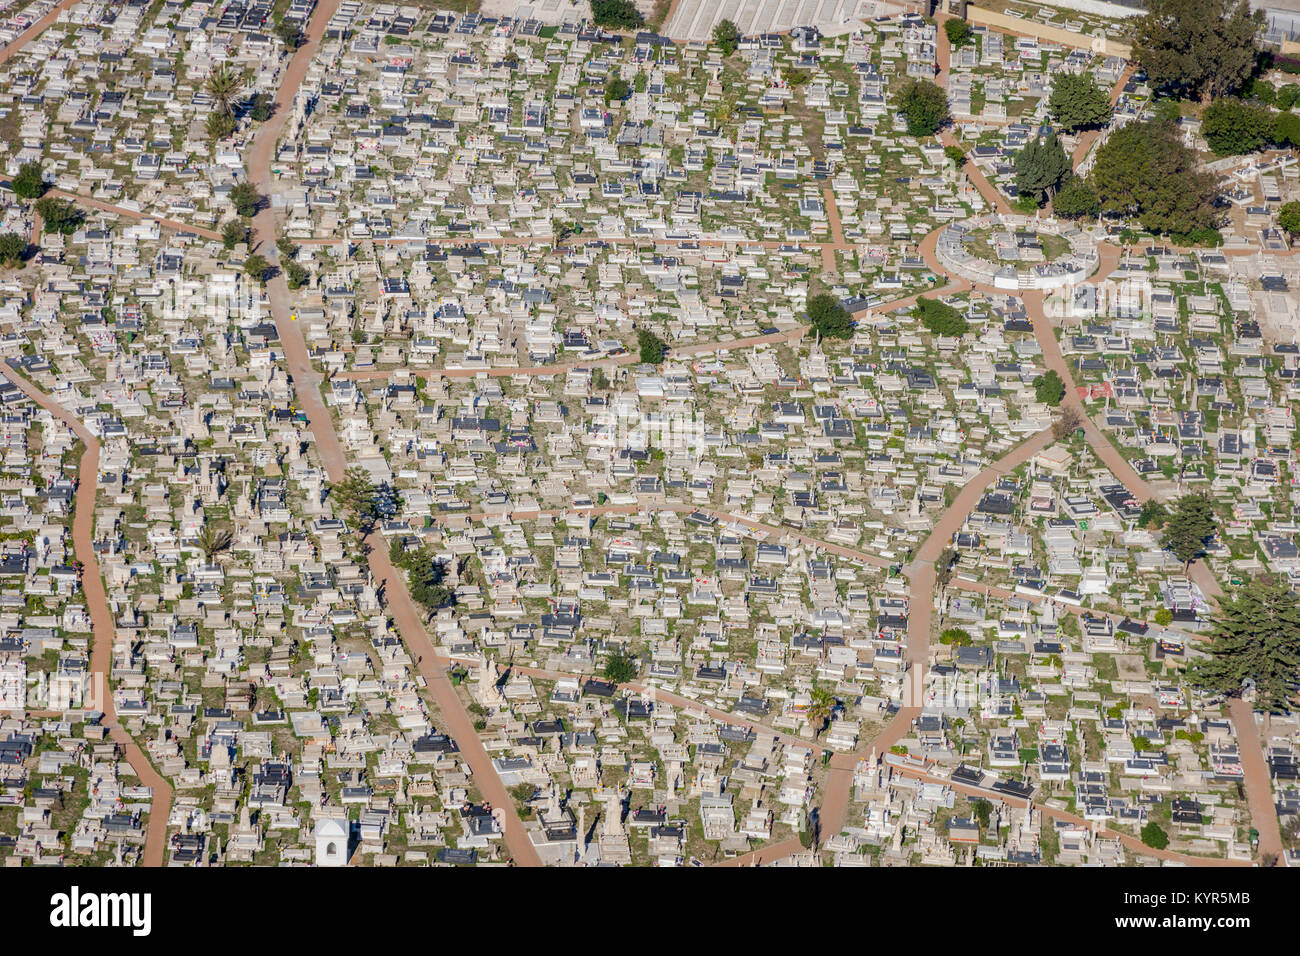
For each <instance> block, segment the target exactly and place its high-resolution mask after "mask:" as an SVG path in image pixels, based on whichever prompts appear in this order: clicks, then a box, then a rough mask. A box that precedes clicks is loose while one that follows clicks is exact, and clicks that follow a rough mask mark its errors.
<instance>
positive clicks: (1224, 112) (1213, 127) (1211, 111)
mask: <svg viewBox="0 0 1300 956" xmlns="http://www.w3.org/2000/svg"><path fill="white" fill-rule="evenodd" d="M1201 133H1202V135H1204V136H1205V141H1206V142H1207V143H1209V145H1210V149H1212V150H1213V151H1214V155H1216V156H1241V155H1243V154H1245V153H1253V152H1255V151H1256V150H1259V149H1263V148H1264V146H1265V145H1267V144H1268V142H1269V140H1270V139H1271V138H1272V136H1273V114H1272V113H1271V112H1270V111H1269V110H1268V109H1266V108H1264V107H1262V106H1258V105H1256V104H1254V103H1245V102H1243V101H1241V100H1239V99H1236V98H1233V97H1227V98H1224V99H1221V100H1215V101H1214V102H1213V103H1211V104H1210V105H1209V106H1207V107H1206V108H1205V112H1204V113H1203V114H1202V115H1201Z"/></svg>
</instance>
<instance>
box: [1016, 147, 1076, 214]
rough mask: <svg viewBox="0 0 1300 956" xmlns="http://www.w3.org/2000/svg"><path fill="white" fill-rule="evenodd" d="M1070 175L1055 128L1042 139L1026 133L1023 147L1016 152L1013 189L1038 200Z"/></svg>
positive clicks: (1040, 201)
mask: <svg viewBox="0 0 1300 956" xmlns="http://www.w3.org/2000/svg"><path fill="white" fill-rule="evenodd" d="M1070 175H1071V171H1070V157H1068V156H1066V155H1065V150H1064V149H1063V148H1062V147H1061V141H1060V139H1059V138H1058V137H1057V135H1056V131H1055V130H1053V131H1052V132H1050V133H1048V134H1047V138H1046V139H1045V140H1042V141H1041V142H1040V141H1039V139H1038V137H1037V136H1033V137H1030V139H1029V142H1028V143H1026V144H1025V147H1024V149H1022V150H1020V152H1018V153H1016V190H1017V191H1018V192H1019V193H1020V195H1022V196H1028V197H1030V198H1031V199H1033V200H1034V201H1035V202H1036V203H1038V204H1041V203H1042V202H1043V200H1044V199H1047V198H1050V197H1051V196H1052V195H1053V194H1054V193H1055V192H1056V188H1057V187H1058V186H1060V185H1061V183H1062V182H1064V181H1065V179H1066V177H1068V176H1070Z"/></svg>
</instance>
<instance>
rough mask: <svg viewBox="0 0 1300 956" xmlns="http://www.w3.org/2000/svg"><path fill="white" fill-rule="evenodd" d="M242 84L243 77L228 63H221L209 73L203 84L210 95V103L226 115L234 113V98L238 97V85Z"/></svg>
mask: <svg viewBox="0 0 1300 956" xmlns="http://www.w3.org/2000/svg"><path fill="white" fill-rule="evenodd" d="M243 85H244V78H243V77H242V76H241V75H240V74H239V73H238V72H236V71H235V69H234V68H233V67H232V66H230V65H229V64H228V63H223V64H222V65H221V66H219V67H217V68H216V69H215V70H213V71H212V72H211V73H209V74H208V79H207V81H206V82H205V83H204V84H203V86H204V88H205V89H206V90H207V91H208V95H209V96H210V97H212V105H213V106H215V107H216V110H217V112H218V113H224V114H225V115H227V116H233V115H234V113H235V100H236V99H238V97H239V90H240V87H242V86H243Z"/></svg>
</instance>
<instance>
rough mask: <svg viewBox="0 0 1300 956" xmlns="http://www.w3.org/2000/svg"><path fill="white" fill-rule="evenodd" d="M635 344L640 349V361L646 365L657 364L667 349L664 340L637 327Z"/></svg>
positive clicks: (662, 358)
mask: <svg viewBox="0 0 1300 956" xmlns="http://www.w3.org/2000/svg"><path fill="white" fill-rule="evenodd" d="M636 344H637V348H639V349H640V350H641V361H642V362H643V363H645V364H646V365H658V364H659V363H660V362H662V361H663V360H664V353H666V352H667V351H668V346H667V345H666V344H665V343H664V340H663V339H661V338H659V336H657V335H655V334H654V333H653V332H650V331H648V330H647V329H637V333H636Z"/></svg>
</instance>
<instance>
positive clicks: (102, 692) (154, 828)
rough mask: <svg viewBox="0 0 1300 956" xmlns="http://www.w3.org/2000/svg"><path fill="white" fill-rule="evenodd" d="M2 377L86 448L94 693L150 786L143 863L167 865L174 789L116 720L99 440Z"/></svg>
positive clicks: (81, 520) (14, 376) (82, 495)
mask: <svg viewBox="0 0 1300 956" xmlns="http://www.w3.org/2000/svg"><path fill="white" fill-rule="evenodd" d="M0 374H2V375H4V377H5V378H7V379H9V381H11V382H13V384H14V385H16V386H17V387H18V388H19V389H20V390H21V391H22V392H23V394H25V395H26V396H27V397H28V398H30V399H31V400H32V401H33V402H35V403H36V404H37V405H39V406H41V407H42V408H44V409H45V410H46V411H48V412H49V413H50V414H51V415H53V416H54V417H55V418H57V419H59V421H61V422H63V423H64V424H65V425H67V426H68V427H69V428H71V429H72V431H73V432H74V433H75V434H76V436H77V438H79V439H80V440H81V442H82V444H84V445H85V446H86V450H85V451H84V452H83V453H82V455H81V462H80V464H79V469H78V476H77V497H76V511H75V513H74V514H73V518H72V548H73V551H74V552H75V553H76V555H77V560H78V561H80V562H81V564H82V574H81V587H82V590H83V592H84V593H85V596H86V606H87V608H88V610H89V612H90V624H91V634H92V638H93V639H92V641H91V649H90V670H91V680H92V685H91V694H92V701H93V699H94V698H98V706H99V709H100V710H102V711H103V713H104V716H103V718H102V720H101V721H100V722H101V723H102V724H103V726H104V727H106V728H107V729H108V734H109V737H110V738H111V739H112V740H113V742H114V743H116V744H117V745H118V747H119V748H120V749H121V751H122V752H123V754H124V755H125V756H126V759H127V762H128V763H129V764H130V765H131V769H132V770H133V771H135V775H136V776H137V777H138V778H139V779H140V782H141V783H142V784H143V785H144V786H146V787H149V788H150V790H151V791H152V792H151V795H150V807H149V820H148V823H147V829H146V833H145V844H144V855H143V862H144V865H145V866H162V865H163V857H164V854H165V852H166V844H167V819H168V816H169V814H170V812H171V800H172V788H171V786H170V785H169V784H168V783H167V781H166V779H164V778H163V776H162V774H160V773H158V771H157V770H155V769H154V768H153V765H152V764H151V763H150V762H149V760H148V758H147V757H146V756H145V754H144V751H142V750H141V749H140V746H139V745H138V744H137V743H136V742H135V739H134V738H133V737H132V736H131V735H130V734H128V733H127V732H126V730H125V729H124V728H123V727H122V725H121V724H119V723H118V720H117V710H116V708H115V707H114V704H113V689H112V681H111V679H110V676H111V669H112V662H113V642H114V639H115V637H116V633H117V632H116V629H115V627H114V626H113V614H112V612H111V611H110V610H109V607H108V599H107V597H106V596H105V593H104V581H103V578H102V577H100V573H99V562H98V560H96V557H95V541H94V529H95V496H96V492H97V491H98V485H99V439H98V438H96V437H95V436H94V435H93V434H91V432H90V429H88V428H86V426H85V425H84V424H83V423H82V422H81V421H80V420H79V419H78V418H77V417H76V416H74V415H73V414H72V413H71V412H69V411H68V410H67V409H66V408H64V407H63V406H62V405H60V404H59V403H58V402H56V401H55V400H54V399H53V398H51V397H50V396H49V395H46V394H45V393H44V392H42V391H41V390H40V389H38V388H37V387H36V386H35V385H33V384H32V383H31V382H29V381H28V380H27V379H25V378H24V377H23V376H21V375H19V374H18V373H17V372H16V371H14V370H13V369H12V368H10V367H9V365H8V364H7V363H0Z"/></svg>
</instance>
